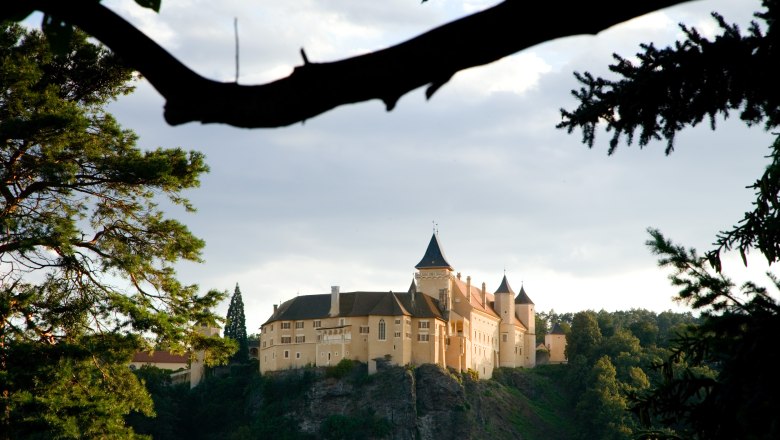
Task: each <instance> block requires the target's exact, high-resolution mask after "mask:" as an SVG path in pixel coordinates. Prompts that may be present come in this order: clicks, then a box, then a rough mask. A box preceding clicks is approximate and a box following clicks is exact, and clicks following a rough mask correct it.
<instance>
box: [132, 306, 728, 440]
mask: <svg viewBox="0 0 780 440" xmlns="http://www.w3.org/2000/svg"><path fill="white" fill-rule="evenodd" d="M537 316H538V317H539V318H538V320H537V321H538V323H539V324H540V326H539V327H537V328H538V329H540V330H541V331H540V332H539V334H540V335H541V334H543V333H544V332H545V331H547V330H549V329H551V327H552V325H554V324H555V323H559V324H561V327H562V328H564V329H566V330H570V332H569V334H568V335H567V337H568V338H569V340H570V345H569V347H568V356H570V359H571V361H570V362H569V364H561V365H540V366H537V367H536V368H534V369H522V368H518V369H499V370H497V372H496V373H494V377H493V378H491V379H489V380H479V378H478V375H476V373H475V372H471V371H469V372H464V373H462V374H460V373H456V372H453V371H449V372H446V371H443V370H442V371H439V372H436V371H427V370H429V369H433V370H435V369H438V367H434V366H430V365H429V366H425V367H424V368H423V367H422V366H416V367H415V366H406V367H392V368H390V369H389V371H380V372H378V373H377V374H376V375H372V376H369V375H368V374H367V369H366V366H365V365H364V364H360V363H359V362H349V361H347V362H341V363H340V364H339V365H336V366H333V367H327V368H313V367H310V368H305V369H301V370H291V371H287V372H281V373H278V374H269V375H264V376H260V375H259V374H258V373H257V364H256V362H255V363H244V364H238V363H234V364H231V366H230V367H218V368H216V369H212V370H211V372H210V374H209V375H208V377H207V379H206V380H205V381H204V382H203V383H202V384H201V385H199V386H197V387H196V388H194V389H192V390H190V388H189V385H188V384H182V385H171V384H170V379H169V378H168V376H167V374H166V373H165V372H163V371H161V370H158V369H156V368H154V367H144V368H141V369H139V370H138V371H137V372H136V374H137V375H138V377H139V378H141V379H142V380H143V381H144V382H145V384H146V386H147V389H148V390H149V391H150V393H151V395H152V398H153V399H154V406H155V411H156V413H157V416H156V418H149V417H146V416H143V415H141V414H140V413H134V414H131V415H130V416H129V417H128V421H129V423H130V424H131V425H132V426H133V427H134V428H135V430H136V432H138V433H140V434H148V435H151V436H152V437H153V438H182V439H184V438H203V439H207V438H226V439H255V438H269V437H268V436H273V437H274V438H288V439H297V438H301V439H315V438H322V439H359V438H427V437H426V435H431V436H432V437H430V438H442V437H441V436H448V435H452V431H448V430H452V429H455V430H457V431H458V432H459V433H460V434H461V435H465V436H467V437H470V438H482V437H483V436H487V435H489V436H491V438H507V439H509V438H527V439H537V438H538V439H544V438H546V439H550V438H560V439H567V438H580V439H593V438H601V439H630V438H635V437H636V436H637V435H639V434H641V433H643V432H645V431H646V428H645V427H643V425H642V421H641V420H640V417H639V414H638V413H637V405H639V403H640V398H641V396H642V394H643V393H645V392H647V391H648V390H649V389H651V388H652V387H653V386H658V385H660V384H661V383H663V371H662V368H661V365H662V363H663V360H664V359H667V358H668V357H669V356H670V355H671V353H672V350H671V349H670V346H671V344H672V343H673V341H674V340H675V339H676V338H678V337H679V335H682V334H685V332H687V331H688V330H689V329H690V328H691V327H692V326H695V325H697V323H698V319H697V318H695V317H694V316H693V315H691V314H690V313H675V312H671V311H667V312H662V313H655V312H652V311H648V310H639V309H635V310H629V311H617V312H607V311H605V310H601V311H599V312H594V311H585V312H579V313H565V314H558V313H555V312H554V311H549V312H541V313H538V315H537ZM542 339H543V337H542ZM700 371H701V373H702V374H704V375H707V376H709V377H714V375H715V371H714V370H711V369H709V368H707V367H701V370H700ZM410 372H413V373H414V375H413V377H415V378H416V387H415V390H416V393H417V397H415V394H414V393H404V392H398V391H395V392H389V391H387V390H386V388H384V387H385V386H387V387H390V388H394V389H403V388H404V383H405V382H404V376H403V374H404V373H406V374H407V375H408V374H410ZM425 374H427V376H424V377H426V378H427V377H435V378H437V379H436V381H434V380H431V379H427V380H425V379H423V378H422V377H423V376H422V375H425ZM437 381H438V382H437ZM431 383H434V384H436V385H430V384H431ZM453 387H454V388H455V389H456V390H461V392H462V395H458V393H450V394H447V393H442V391H441V389H442V388H445V389H451V388H453ZM329 388H331V389H332V388H338V389H339V390H340V391H339V392H338V393H329V392H324V391H323V390H324V389H329ZM419 394H425V395H426V396H430V398H431V399H438V400H440V401H439V402H434V403H431V404H426V403H424V402H421V400H422V399H423V397H421V396H420V395H419ZM412 400H415V401H414V402H412ZM405 405H412V406H414V407H415V411H414V412H415V413H416V414H417V415H416V417H411V418H410V417H401V416H399V414H401V413H402V412H403V411H402V408H403V407H404V406H405ZM313 406H317V407H318V408H319V409H320V411H312V410H311V407H313ZM431 413H432V414H436V417H433V419H434V422H433V423H428V419H427V418H426V416H427V414H431ZM452 420H460V421H459V422H458V424H456V426H454V427H453V426H452V425H451V421H452ZM448 421H449V422H448ZM420 436H421V437H420Z"/></svg>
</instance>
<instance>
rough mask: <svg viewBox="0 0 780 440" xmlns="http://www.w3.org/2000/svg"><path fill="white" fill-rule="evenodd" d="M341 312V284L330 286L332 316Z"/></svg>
mask: <svg viewBox="0 0 780 440" xmlns="http://www.w3.org/2000/svg"><path fill="white" fill-rule="evenodd" d="M338 314H339V286H330V313H329V315H330V316H338Z"/></svg>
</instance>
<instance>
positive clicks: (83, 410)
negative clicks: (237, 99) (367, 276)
mask: <svg viewBox="0 0 780 440" xmlns="http://www.w3.org/2000/svg"><path fill="white" fill-rule="evenodd" d="M131 79H132V71H130V70H129V69H127V68H126V67H125V66H123V65H122V63H121V62H120V61H119V59H118V58H117V57H116V56H114V55H113V54H111V53H110V52H108V51H107V50H105V49H103V48H101V47H99V46H96V45H95V44H92V43H90V42H89V41H88V40H87V37H86V35H85V34H83V33H81V32H76V33H75V34H74V35H73V38H72V39H70V40H69V43H68V45H66V47H64V48H63V53H62V54H61V55H59V56H54V55H53V54H52V53H51V52H50V50H49V45H48V44H47V43H46V41H45V40H44V39H43V37H42V36H41V34H40V33H38V32H34V31H33V32H30V31H26V30H24V29H23V28H22V27H20V26H17V25H8V24H0V90H2V97H1V98H0V230H2V232H0V439H6V438H8V439H10V438H60V439H67V438H80V439H82V438H133V437H134V433H133V431H132V430H131V429H130V428H128V427H126V426H125V423H124V416H125V415H127V414H128V413H129V412H131V411H137V412H141V413H144V414H152V413H153V411H154V409H153V406H152V402H151V400H150V398H149V395H148V393H147V392H146V390H145V389H144V387H143V385H142V384H141V383H140V382H139V381H138V380H137V379H136V377H135V376H134V375H133V374H132V373H131V371H130V369H129V368H128V367H127V364H128V363H129V361H130V358H131V356H132V354H133V353H134V352H136V351H139V350H148V349H150V348H151V347H152V346H154V345H156V344H160V345H165V346H167V347H170V348H171V349H172V350H175V351H180V352H183V351H185V350H196V349H204V348H207V347H209V346H210V347H214V348H216V347H222V346H224V344H223V342H221V340H219V338H213V339H210V338H204V337H202V336H200V335H199V334H197V333H196V332H194V331H193V325H194V323H195V322H209V323H215V322H216V319H217V317H216V316H214V315H213V314H212V313H210V312H209V308H211V307H213V306H214V305H215V304H217V303H218V302H219V301H220V300H221V299H222V295H221V294H220V293H219V292H210V293H208V294H206V295H205V296H199V295H198V292H197V286H189V285H185V284H183V283H181V282H180V281H179V280H178V278H177V277H176V273H175V271H174V269H173V266H174V264H175V263H176V262H177V261H180V260H182V259H185V260H192V261H198V260H199V255H200V249H201V248H202V247H203V242H202V241H201V240H199V239H198V238H196V237H195V236H193V235H192V234H191V233H190V231H189V230H187V228H186V226H184V225H183V224H181V223H179V222H178V221H175V220H172V219H169V218H166V217H165V215H164V213H163V212H162V211H160V209H159V208H158V203H157V202H158V200H159V199H160V198H161V197H165V196H167V197H168V198H169V199H170V200H171V201H172V202H173V203H176V204H179V205H182V206H184V207H185V209H188V210H192V207H191V206H190V204H189V203H188V201H187V200H186V199H185V198H183V197H182V195H181V192H182V191H184V190H186V189H188V188H192V187H196V186H197V185H198V177H199V176H200V174H202V173H204V172H206V171H207V167H206V165H205V163H204V161H203V155H202V154H200V153H197V152H189V153H188V152H186V151H184V150H182V149H179V148H171V149H163V148H158V149H152V150H145V151H144V150H141V149H140V148H138V147H136V146H135V141H136V136H135V135H134V134H133V133H132V132H130V131H128V130H123V129H122V128H121V127H120V126H119V124H118V123H117V122H116V121H115V120H114V118H113V117H112V116H111V115H110V114H108V113H107V112H106V111H105V110H104V106H105V105H106V104H107V103H108V102H109V101H111V100H112V99H113V98H115V97H116V96H118V95H121V94H126V93H128V92H129V91H130V90H132V86H131V85H130V83H129V81H130V80H131ZM217 351H218V352H217V353H215V352H213V351H212V352H211V353H210V359H219V357H220V353H221V357H223V358H224V357H225V352H226V351H227V350H226V349H224V348H222V349H221V350H217Z"/></svg>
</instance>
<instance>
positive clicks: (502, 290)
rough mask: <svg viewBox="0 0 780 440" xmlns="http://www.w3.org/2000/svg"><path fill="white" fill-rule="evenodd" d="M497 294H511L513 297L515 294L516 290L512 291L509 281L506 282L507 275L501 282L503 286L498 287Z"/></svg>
mask: <svg viewBox="0 0 780 440" xmlns="http://www.w3.org/2000/svg"><path fill="white" fill-rule="evenodd" d="M496 293H511V294H512V295H514V294H515V292H514V290H512V287H511V286H510V285H509V281H507V280H506V275H504V279H503V280H501V285H500V286H498V289H496Z"/></svg>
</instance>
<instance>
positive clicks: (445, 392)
mask: <svg viewBox="0 0 780 440" xmlns="http://www.w3.org/2000/svg"><path fill="white" fill-rule="evenodd" d="M564 373H565V367H563V366H541V367H537V368H535V369H529V370H525V369H501V370H497V371H496V373H495V375H494V378H493V379H491V380H476V379H475V378H473V377H471V376H470V375H468V374H463V375H454V374H452V373H450V372H448V371H445V370H443V369H441V368H439V367H436V366H434V365H422V366H417V367H415V368H403V367H387V368H385V369H383V370H381V371H379V372H378V373H377V374H375V375H372V376H368V375H367V374H366V368H365V365H362V364H355V365H347V364H342V365H339V366H337V367H331V368H329V369H314V368H310V369H301V370H292V371H286V372H282V373H277V374H275V375H271V376H264V377H259V376H255V375H253V374H251V371H243V372H242V371H240V370H234V371H233V373H232V374H230V375H228V376H226V377H211V378H209V379H208V380H207V381H206V382H204V383H203V384H202V385H201V386H199V387H198V388H196V389H195V390H192V391H190V390H186V389H183V388H177V387H160V388H157V389H154V390H153V395H154V397H155V403H156V406H157V408H158V418H157V419H143V418H141V417H137V418H133V419H131V423H133V425H134V426H136V428H137V430H138V432H139V433H147V434H152V435H153V436H154V438H185V437H186V438H189V439H199V438H203V439H206V438H218V437H219V438H233V439H250V438H271V437H269V436H272V437H273V438H276V439H282V438H286V439H298V438H306V439H320V438H322V439H358V438H392V439H420V440H425V439H441V438H453V437H459V438H492V439H529V440H533V439H566V438H571V437H572V430H573V427H572V424H571V422H570V421H571V420H572V416H571V408H570V405H569V403H568V402H569V400H568V398H567V394H566V392H565V389H564V387H563V386H562V385H561V382H562V378H563V376H564ZM150 388H151V387H150ZM161 409H163V411H161Z"/></svg>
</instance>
